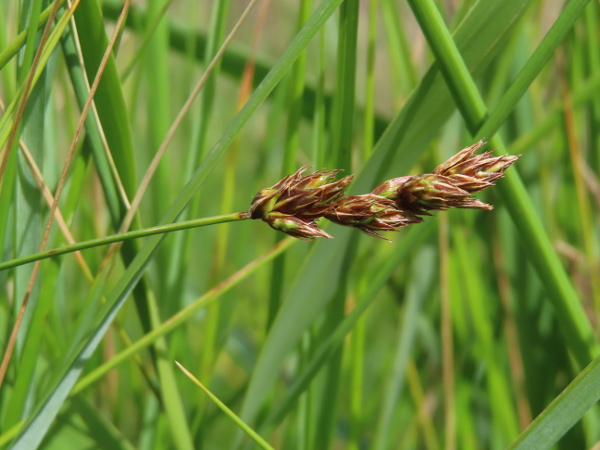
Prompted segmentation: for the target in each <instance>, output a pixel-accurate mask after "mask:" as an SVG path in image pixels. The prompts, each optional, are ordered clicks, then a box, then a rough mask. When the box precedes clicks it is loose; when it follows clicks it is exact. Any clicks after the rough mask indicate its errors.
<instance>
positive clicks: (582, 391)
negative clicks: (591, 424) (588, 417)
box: [509, 357, 600, 450]
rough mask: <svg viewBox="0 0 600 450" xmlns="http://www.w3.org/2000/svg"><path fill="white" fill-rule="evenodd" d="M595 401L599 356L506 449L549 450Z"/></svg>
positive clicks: (597, 397) (599, 378)
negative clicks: (539, 449) (533, 449)
mask: <svg viewBox="0 0 600 450" xmlns="http://www.w3.org/2000/svg"><path fill="white" fill-rule="evenodd" d="M598 401H600V357H597V358H596V359H594V360H593V361H592V362H591V363H590V364H589V365H588V366H587V367H586V368H585V369H584V370H583V371H582V372H581V373H580V374H579V375H578V376H577V378H575V379H574V380H573V381H572V382H571V383H570V384H569V386H567V388H566V389H565V390H564V391H563V392H562V393H561V394H560V395H559V396H558V397H556V398H555V399H554V401H553V402H552V403H550V405H548V407H547V408H546V409H545V410H544V411H543V412H542V413H541V414H540V415H539V416H538V417H537V418H536V419H535V420H534V421H533V422H531V424H530V425H529V426H528V427H527V429H526V430H525V431H524V432H523V433H521V434H520V435H519V437H518V438H517V439H516V440H515V441H514V442H513V443H512V444H511V445H510V447H509V448H510V449H519V450H525V449H529V448H552V446H554V445H555V444H556V443H557V442H558V440H559V439H560V438H561V437H562V436H563V435H564V434H565V433H566V432H567V431H569V430H570V429H571V427H572V426H573V425H575V424H576V423H577V422H578V421H579V420H580V419H581V418H582V416H583V415H584V414H585V413H586V412H587V411H588V410H589V409H590V408H592V407H593V406H594V405H595V404H596V403H598Z"/></svg>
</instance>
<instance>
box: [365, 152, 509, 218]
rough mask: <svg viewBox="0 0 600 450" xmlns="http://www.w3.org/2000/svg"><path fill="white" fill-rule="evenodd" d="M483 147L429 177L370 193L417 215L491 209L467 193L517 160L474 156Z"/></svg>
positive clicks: (417, 177)
mask: <svg viewBox="0 0 600 450" xmlns="http://www.w3.org/2000/svg"><path fill="white" fill-rule="evenodd" d="M484 144H485V143H484V142H483V141H479V142H477V143H476V144H473V145H471V146H470V147H467V148H465V149H463V150H461V151H460V152H458V153H457V154H456V155H454V156H452V157H451V158H450V159H448V160H447V161H446V162H444V163H443V164H441V165H439V166H438V167H437V168H436V169H435V170H434V171H433V173H428V174H423V175H415V176H411V177H400V178H394V179H392V180H388V181H385V182H384V183H382V184H380V185H379V186H377V187H376V188H375V189H374V190H373V194H377V195H381V196H384V197H386V198H389V199H392V200H394V201H395V202H396V207H397V208H398V209H400V210H404V211H409V212H412V213H413V214H417V215H430V214H429V211H436V210H446V209H449V208H473V209H492V206H491V205H488V204H486V203H483V202H481V201H480V200H477V199H476V198H474V197H472V196H471V193H473V192H478V191H481V190H483V189H485V188H487V187H489V186H492V185H493V184H494V182H495V181H496V180H498V179H499V178H501V177H503V176H504V171H505V170H506V169H507V168H508V167H510V165H511V164H513V163H514V162H515V161H516V160H517V159H518V158H519V156H510V155H507V156H492V154H491V152H485V153H482V154H480V155H474V153H475V151H476V150H478V149H479V148H481V147H482V146H483V145H484Z"/></svg>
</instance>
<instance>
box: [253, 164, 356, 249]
mask: <svg viewBox="0 0 600 450" xmlns="http://www.w3.org/2000/svg"><path fill="white" fill-rule="evenodd" d="M307 169H308V167H302V168H300V169H299V170H298V171H297V172H296V173H293V174H291V175H287V176H285V177H284V178H282V179H281V180H280V181H279V182H278V183H277V184H275V185H274V186H272V187H270V188H266V189H263V190H261V191H260V192H259V193H258V194H256V195H255V196H254V199H253V200H252V204H251V205H250V210H249V213H250V216H251V217H252V218H253V219H262V220H263V221H265V222H267V223H268V224H269V225H270V226H271V227H272V228H274V229H276V230H279V231H283V232H284V233H286V234H289V235H290V236H294V237H297V238H299V239H303V240H312V239H315V238H318V237H325V238H331V236H330V235H329V234H327V233H326V232H325V231H323V230H321V228H319V226H318V225H317V224H316V223H315V220H316V219H318V218H320V217H323V216H324V215H325V214H327V213H328V212H329V211H331V210H332V208H333V206H334V204H335V202H336V201H337V200H339V199H340V198H341V197H342V196H343V195H344V189H345V188H346V186H348V184H350V182H351V181H352V179H353V178H354V175H350V176H347V177H344V178H342V179H340V180H335V175H336V174H337V173H338V172H341V170H318V171H316V172H314V173H312V174H309V175H306V176H303V174H304V172H306V170H307Z"/></svg>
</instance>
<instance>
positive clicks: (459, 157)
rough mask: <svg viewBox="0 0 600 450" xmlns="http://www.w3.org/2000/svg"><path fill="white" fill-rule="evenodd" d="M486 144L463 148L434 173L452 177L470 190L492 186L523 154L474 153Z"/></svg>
mask: <svg viewBox="0 0 600 450" xmlns="http://www.w3.org/2000/svg"><path fill="white" fill-rule="evenodd" d="M484 145H485V142H484V141H479V142H477V143H475V144H473V145H471V146H470V147H467V148H464V149H462V150H461V151H460V152H458V153H457V154H456V155H454V156H452V157H451V158H450V159H448V160H447V161H446V162H444V163H443V164H441V165H439V166H438V167H436V168H435V170H434V171H433V173H434V174H436V175H445V176H447V177H451V178H452V179H453V182H454V184H455V185H456V186H458V187H460V188H461V189H464V190H466V191H468V192H478V191H481V190H483V189H485V188H486V187H488V186H492V185H493V184H494V182H495V181H496V180H498V179H500V178H502V177H503V176H504V172H505V171H506V169H508V168H509V167H510V166H511V165H512V164H513V163H514V162H515V161H516V160H517V159H519V157H520V156H521V155H503V156H493V155H492V152H485V153H482V154H480V155H474V153H475V152H476V151H477V150H478V149H479V148H481V147H482V146H484Z"/></svg>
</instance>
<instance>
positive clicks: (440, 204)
mask: <svg viewBox="0 0 600 450" xmlns="http://www.w3.org/2000/svg"><path fill="white" fill-rule="evenodd" d="M483 145H485V142H484V141H479V142H477V143H475V144H473V145H471V146H470V147H467V148H464V149H462V150H461V151H460V152H458V153H457V154H456V155H454V156H452V157H451V158H450V159H448V161H446V162H445V163H443V164H441V165H439V166H438V167H436V168H435V170H434V171H433V173H426V174H421V175H414V176H405V177H399V178H393V179H391V180H387V181H384V182H383V183H381V184H380V185H379V186H377V187H376V188H375V189H373V191H371V192H370V193H368V194H363V195H351V196H348V197H344V190H345V189H346V187H347V186H348V185H349V184H350V183H351V182H352V179H353V178H354V175H349V176H345V177H343V178H342V179H340V180H335V176H336V174H337V173H338V172H341V171H340V170H318V171H316V172H314V173H312V174H309V175H304V172H306V171H307V170H308V167H302V168H300V169H299V170H298V171H297V172H296V173H294V174H291V175H287V176H286V177H284V178H283V179H282V180H281V181H279V182H278V183H277V184H275V185H274V186H272V187H270V188H266V189H263V190H261V191H260V192H259V193H258V194H256V195H255V196H254V199H253V200H252V204H251V205H250V210H249V211H248V213H249V214H250V217H251V218H252V219H262V220H263V221H264V222H266V223H268V224H269V225H270V226H271V228H274V229H275V230H279V231H283V232H284V233H286V234H289V235H290V236H293V237H295V238H298V239H302V240H305V241H311V240H313V239H315V238H321V237H324V238H333V236H331V235H330V234H329V233H327V232H325V231H324V230H323V229H321V228H320V227H319V225H318V224H317V222H316V221H317V220H318V219H320V218H323V217H325V218H326V219H327V220H330V221H331V222H334V223H337V224H339V225H345V226H349V227H354V228H358V229H359V230H361V231H363V232H365V233H367V234H369V235H371V236H375V237H378V238H381V239H386V238H384V237H383V236H381V235H380V234H379V233H378V232H381V231H395V230H398V229H399V228H402V227H405V226H408V225H412V224H415V223H419V222H422V221H423V218H422V216H430V215H431V211H443V210H446V209H450V208H471V209H488V210H489V209H492V208H493V207H492V206H491V205H488V204H487V203H483V202H481V201H480V200H478V199H476V198H474V197H473V196H472V195H471V194H472V193H474V192H479V191H482V190H483V189H485V188H487V187H489V186H493V185H494V182H495V181H496V180H498V179H499V178H502V177H503V176H504V172H505V170H506V169H508V168H509V167H510V166H511V165H512V164H513V163H514V162H515V161H516V160H517V159H518V158H519V157H520V156H521V155H516V156H514V155H505V156H492V153H491V152H485V153H482V154H480V155H475V152H476V151H477V150H478V149H479V148H481V147H482V146H483ZM386 240H389V239H386Z"/></svg>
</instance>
